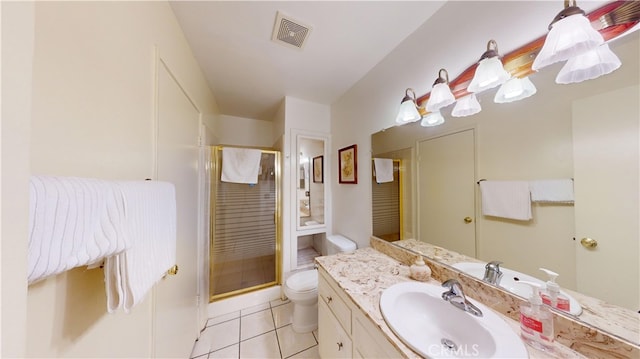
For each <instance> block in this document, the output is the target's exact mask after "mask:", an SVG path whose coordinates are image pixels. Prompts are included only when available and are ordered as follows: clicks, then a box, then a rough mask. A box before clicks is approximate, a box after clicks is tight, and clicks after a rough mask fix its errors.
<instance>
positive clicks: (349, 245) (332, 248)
mask: <svg viewBox="0 0 640 359" xmlns="http://www.w3.org/2000/svg"><path fill="white" fill-rule="evenodd" d="M325 248H326V249H327V253H326V255H332V254H336V253H345V252H346V253H349V252H353V251H355V250H356V244H355V242H353V241H352V240H350V239H349V238H347V237H345V236H343V235H340V234H332V235H330V236H327V242H326V247H325Z"/></svg>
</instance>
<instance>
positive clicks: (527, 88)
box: [493, 77, 538, 103]
mask: <svg viewBox="0 0 640 359" xmlns="http://www.w3.org/2000/svg"><path fill="white" fill-rule="evenodd" d="M537 91H538V90H537V89H536V87H535V86H534V85H533V82H531V80H529V78H528V77H524V78H521V79H519V78H517V77H514V78H511V79H509V81H507V82H505V83H503V84H502V86H500V88H499V89H498V92H496V96H495V97H494V98H493V102H495V103H507V102H514V101H518V100H522V99H523V98H527V97H529V96H533V95H534V94H535V93H536V92H537Z"/></svg>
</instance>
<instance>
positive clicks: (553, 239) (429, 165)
mask: <svg viewBox="0 0 640 359" xmlns="http://www.w3.org/2000/svg"><path fill="white" fill-rule="evenodd" d="M639 43H640V37H639V32H638V31H636V32H634V33H631V34H629V35H627V36H624V37H622V38H620V39H617V40H615V41H613V42H611V43H609V46H610V48H611V49H612V50H613V51H614V52H615V53H616V54H617V55H618V57H619V58H620V59H621V61H622V66H621V67H620V68H619V69H618V70H616V71H614V72H613V73H611V74H609V75H606V76H603V77H600V78H598V79H595V80H590V81H585V82H582V83H578V84H571V85H558V84H556V83H555V76H556V74H557V73H558V72H559V70H560V68H561V67H562V65H563V64H555V65H551V66H549V67H548V68H545V69H543V70H541V71H540V72H538V73H535V74H532V75H531V76H530V79H531V81H533V82H534V84H535V85H536V87H537V88H538V92H537V94H535V95H534V96H532V97H530V98H527V99H524V100H521V101H517V102H513V103H507V104H496V103H494V101H493V97H494V95H495V91H496V90H490V91H485V92H483V93H480V94H479V95H478V100H479V101H480V102H481V105H482V111H481V112H480V113H478V114H476V115H474V116H470V117H464V118H452V117H451V116H450V111H451V109H450V108H445V109H443V110H442V113H443V115H444V116H445V118H447V122H446V123H445V124H444V125H442V126H440V127H436V128H423V127H420V125H419V123H412V124H408V125H404V126H399V127H393V128H389V129H386V130H384V131H381V132H378V133H375V134H373V135H372V138H371V142H372V144H371V146H372V157H374V158H375V157H378V156H381V157H387V158H398V159H400V158H402V161H403V166H404V167H405V168H410V169H411V171H412V174H410V175H407V176H406V180H405V186H404V188H410V189H411V190H413V191H415V196H410V197H406V196H405V197H403V199H404V200H403V201H402V207H403V210H405V211H406V212H405V213H414V214H413V217H414V219H413V220H410V221H409V222H411V223H413V224H412V225H410V226H408V227H407V228H405V229H404V230H405V232H406V233H410V232H413V233H414V234H413V235H407V236H405V237H404V238H406V239H405V240H411V239H412V238H415V239H417V240H419V241H420V242H427V243H434V242H435V243H438V245H439V246H442V247H444V248H447V249H452V248H451V245H449V243H452V242H451V241H450V240H449V239H447V238H446V236H447V233H461V232H460V231H461V230H463V229H464V228H471V229H472V230H471V231H470V232H471V233H470V234H469V235H468V236H466V235H465V238H466V239H465V241H467V242H472V243H473V244H474V245H475V249H474V250H470V252H468V253H465V254H466V255H468V256H470V257H473V258H476V259H479V260H481V261H484V262H489V261H493V260H499V261H502V262H504V264H503V265H504V267H505V268H510V269H513V270H516V271H518V272H521V273H525V274H527V275H530V276H533V277H536V278H539V279H543V280H546V277H545V276H544V274H543V273H542V272H541V271H540V270H539V268H540V267H544V268H548V269H551V270H553V271H555V272H557V273H559V277H558V280H557V282H558V284H559V285H560V287H561V288H563V289H568V290H572V291H577V292H579V293H582V294H585V295H587V296H589V297H594V298H599V299H602V300H603V301H604V302H605V303H606V304H603V305H601V306H597V307H593V308H591V307H589V303H581V304H582V305H583V306H585V307H586V308H585V310H584V311H583V313H582V314H581V315H580V316H579V319H580V320H583V321H585V322H586V323H587V324H591V325H594V326H599V325H600V324H601V322H606V315H607V311H614V310H615V311H618V312H622V313H624V314H625V316H626V317H628V318H630V320H631V321H632V322H633V323H634V324H632V325H630V327H631V328H632V329H634V330H632V331H631V333H632V334H631V335H628V334H627V333H618V332H613V333H612V334H614V335H618V336H621V337H623V338H625V339H627V340H630V341H632V342H633V343H636V344H637V343H640V339H639V335H638V328H640V316H639V315H638V310H639V309H640V289H639V288H638V286H639V285H640V277H639V276H640V267H639V263H638V253H639V251H640V248H639V247H638V246H639V244H638V238H640V233H639V225H638V220H639V217H640V213H639V208H640V203H639V201H638V200H639V197H640V194H639V188H638V183H639V172H640V171H639V168H638V167H639V164H640V163H639V162H640V154H639V148H640V139H639V137H640V130H639V121H638V119H639V118H640V113H639V109H638V98H640V94H639V79H640V73H639V70H640V61H639V54H640V49H639ZM449 107H452V106H449ZM464 131H473V133H474V138H473V140H472V141H471V144H472V146H473V147H472V149H471V150H464V152H468V151H474V155H473V159H472V160H473V164H472V167H473V169H474V172H475V176H473V177H475V178H472V179H470V180H468V181H467V183H466V184H463V185H464V186H466V187H465V188H467V189H471V191H472V192H471V193H472V194H471V195H470V198H467V199H468V200H469V201H471V203H472V204H473V206H474V207H473V209H472V214H471V215H469V214H467V213H461V212H460V211H459V210H457V209H455V208H454V207H452V206H451V205H452V204H453V202H458V201H457V200H453V199H452V197H445V198H441V199H439V200H436V199H434V198H431V197H430V198H427V197H425V193H426V194H430V196H433V195H434V194H437V193H440V191H438V188H434V186H443V185H446V184H447V183H449V182H448V180H446V179H445V180H444V182H443V183H444V184H442V183H440V184H434V183H432V182H431V183H430V182H426V180H425V178H431V177H429V176H427V175H426V174H425V173H429V172H433V171H435V170H434V168H441V167H437V166H436V164H434V162H433V161H436V160H439V161H442V162H443V163H440V164H437V165H438V166H454V165H455V164H456V162H454V161H453V160H450V159H449V157H448V154H450V153H451V151H454V152H456V151H457V152H463V150H460V149H458V150H456V149H455V147H453V149H451V148H449V149H448V150H443V148H448V147H442V146H440V145H439V144H437V143H436V142H438V141H434V140H435V139H449V138H450V136H452V135H454V134H458V133H461V132H464ZM426 141H433V142H430V143H432V144H437V146H422V145H424V142H426ZM421 144H422V145H421ZM421 149H422V150H423V151H429V153H430V154H432V155H435V156H434V157H435V159H433V160H432V161H430V162H424V161H423V160H424V159H423V158H422V155H423V154H425V153H426V152H420V150H421ZM388 153H404V154H405V155H402V156H400V155H397V156H386V154H388ZM418 159H419V160H418ZM418 162H420V165H418ZM418 168H419V171H418ZM423 171H426V172H425V173H423ZM572 178H573V179H574V191H575V202H574V203H567V204H564V203H535V202H534V203H532V205H531V215H532V219H531V220H528V221H521V220H513V219H504V218H498V217H490V216H485V215H483V213H482V210H481V198H480V191H479V185H478V184H477V181H478V180H480V179H487V180H506V181H534V180H544V179H572ZM432 181H433V180H432ZM467 197H469V196H467ZM412 199H414V200H413V201H412ZM412 208H415V211H413V212H412V211H411V209H412ZM426 214H429V216H428V217H425V215H426ZM436 215H444V216H449V217H450V221H444V220H443V219H438V220H433V219H434V218H433V217H434V216H436ZM467 217H468V220H467ZM435 218H436V219H437V218H438V217H435ZM424 223H429V225H424ZM444 223H446V225H444V226H442V224H444ZM596 225H597V226H596ZM438 226H441V227H440V228H439V227H438ZM456 236H458V235H457V234H456ZM435 237H438V238H435ZM586 237H589V238H592V239H595V240H596V241H597V243H598V244H597V247H595V248H587V246H583V245H581V243H580V242H581V241H580V240H581V239H582V238H586ZM587 243H588V242H587ZM460 252H463V251H460ZM598 318H600V319H598ZM603 318H604V319H603ZM599 320H600V322H599ZM603 329H604V330H607V331H609V328H603Z"/></svg>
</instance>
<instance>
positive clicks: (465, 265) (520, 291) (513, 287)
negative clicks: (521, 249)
mask: <svg viewBox="0 0 640 359" xmlns="http://www.w3.org/2000/svg"><path fill="white" fill-rule="evenodd" d="M485 265H486V263H478V262H462V263H456V264H454V265H453V267H454V268H457V269H459V270H461V271H463V272H465V273H467V274H469V275H471V276H474V277H476V278H478V279H480V280H482V278H483V277H484V266H485ZM500 271H501V272H502V278H501V279H500V284H499V286H500V287H502V288H504V289H506V290H508V291H509V292H511V293H513V294H516V295H519V296H521V297H523V298H525V299H529V298H530V297H531V294H533V290H532V289H531V287H529V286H528V285H522V284H516V283H518V280H525V281H529V282H534V283H538V284H540V285H542V286H543V288H544V286H545V281H543V280H540V279H538V278H536V277H532V276H530V275H526V274H524V273H520V272H518V271H515V270H513V269H509V268H504V267H500ZM560 293H561V294H562V295H564V296H566V297H567V298H569V303H570V304H569V313H570V314H573V315H580V313H582V306H581V305H580V303H579V302H578V301H577V300H576V299H575V298H574V297H572V296H570V295H569V294H568V293H567V292H565V291H563V290H560Z"/></svg>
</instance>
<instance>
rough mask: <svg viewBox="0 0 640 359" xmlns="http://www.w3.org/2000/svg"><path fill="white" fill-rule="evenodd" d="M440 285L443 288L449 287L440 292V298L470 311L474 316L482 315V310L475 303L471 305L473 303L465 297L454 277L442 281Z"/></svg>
mask: <svg viewBox="0 0 640 359" xmlns="http://www.w3.org/2000/svg"><path fill="white" fill-rule="evenodd" d="M442 286H443V287H445V288H449V290H448V291H446V292H444V293H442V299H444V300H446V301H447V302H449V303H451V305H453V306H454V307H456V308H458V309H462V310H464V311H465V312H468V313H471V314H473V315H475V316H476V317H481V316H482V311H481V310H480V308H478V307H476V306H475V305H473V303H471V302H470V301H468V300H467V297H466V296H465V295H464V292H463V291H462V286H461V285H460V282H458V281H457V280H455V279H448V280H446V281H445V282H444V283H442Z"/></svg>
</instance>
